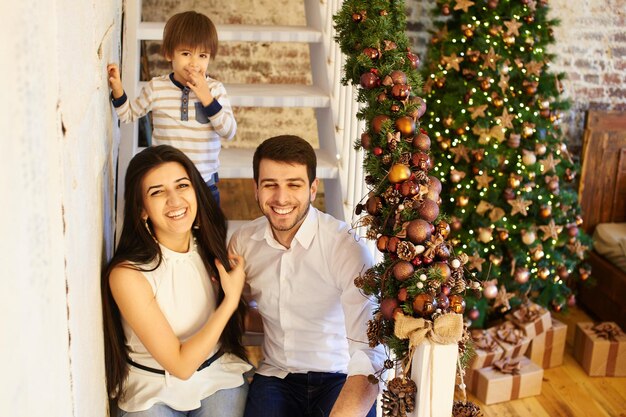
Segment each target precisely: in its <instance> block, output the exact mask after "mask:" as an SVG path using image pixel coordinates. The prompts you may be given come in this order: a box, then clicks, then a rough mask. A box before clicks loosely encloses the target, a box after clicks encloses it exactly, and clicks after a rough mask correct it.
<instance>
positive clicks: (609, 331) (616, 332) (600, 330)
mask: <svg viewBox="0 0 626 417" xmlns="http://www.w3.org/2000/svg"><path fill="white" fill-rule="evenodd" d="M591 330H592V331H593V332H594V333H595V335H596V337H599V338H600V339H605V340H610V341H611V342H617V338H618V337H620V336H622V335H623V332H622V329H620V328H619V326H618V325H616V324H615V323H599V324H596V325H595V326H593V327H592V328H591Z"/></svg>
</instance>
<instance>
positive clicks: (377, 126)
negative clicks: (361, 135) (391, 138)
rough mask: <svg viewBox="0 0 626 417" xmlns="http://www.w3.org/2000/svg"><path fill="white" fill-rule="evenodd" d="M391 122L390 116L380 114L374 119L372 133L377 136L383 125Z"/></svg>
mask: <svg viewBox="0 0 626 417" xmlns="http://www.w3.org/2000/svg"><path fill="white" fill-rule="evenodd" d="M387 120H389V116H387V115H386V114H378V115H376V116H374V117H373V118H372V124H371V126H372V131H373V132H374V133H376V134H378V133H380V132H381V130H382V126H383V123H384V122H386V121H387Z"/></svg>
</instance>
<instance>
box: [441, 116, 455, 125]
mask: <svg viewBox="0 0 626 417" xmlns="http://www.w3.org/2000/svg"><path fill="white" fill-rule="evenodd" d="M453 123H454V119H453V118H452V116H451V115H448V116H446V117H445V118H444V119H443V125H444V126H445V127H451V126H452V124H453Z"/></svg>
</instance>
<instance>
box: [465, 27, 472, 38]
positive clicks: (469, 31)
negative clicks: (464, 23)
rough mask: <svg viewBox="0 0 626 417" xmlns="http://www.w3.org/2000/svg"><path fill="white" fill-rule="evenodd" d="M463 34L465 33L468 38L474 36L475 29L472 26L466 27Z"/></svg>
mask: <svg viewBox="0 0 626 417" xmlns="http://www.w3.org/2000/svg"><path fill="white" fill-rule="evenodd" d="M463 35H465V37H466V38H471V37H472V36H474V31H473V30H472V29H470V28H466V29H465V30H464V31H463Z"/></svg>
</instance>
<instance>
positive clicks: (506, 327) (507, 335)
mask: <svg viewBox="0 0 626 417" xmlns="http://www.w3.org/2000/svg"><path fill="white" fill-rule="evenodd" d="M496 337H497V338H498V339H500V340H502V341H503V342H506V343H509V344H511V345H517V344H519V343H521V342H522V340H523V339H524V334H523V333H522V331H521V330H519V329H517V328H516V327H515V325H513V323H510V322H508V321H507V322H505V323H503V324H502V325H500V326H499V327H497V328H496Z"/></svg>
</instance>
